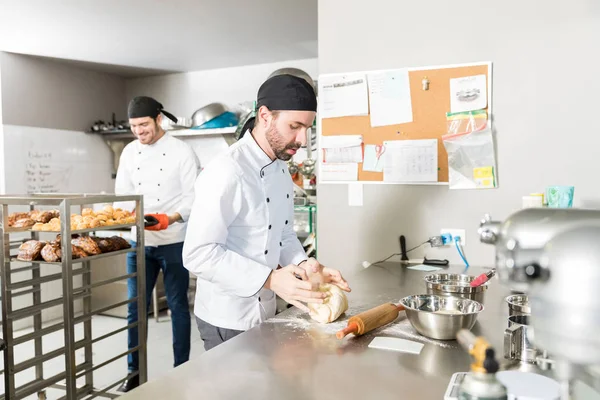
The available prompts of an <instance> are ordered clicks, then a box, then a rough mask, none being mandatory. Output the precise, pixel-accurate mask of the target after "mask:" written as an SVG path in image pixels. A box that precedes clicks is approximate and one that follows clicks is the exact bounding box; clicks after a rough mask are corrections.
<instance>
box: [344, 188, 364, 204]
mask: <svg viewBox="0 0 600 400" xmlns="http://www.w3.org/2000/svg"><path fill="white" fill-rule="evenodd" d="M348 205H349V206H350V207H362V205H363V184H362V183H361V182H353V183H350V184H348Z"/></svg>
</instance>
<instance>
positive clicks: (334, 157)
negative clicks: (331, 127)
mask: <svg viewBox="0 0 600 400" xmlns="http://www.w3.org/2000/svg"><path fill="white" fill-rule="evenodd" d="M362 140H363V139H362V135H338V136H323V137H321V148H322V149H323V162H327V163H360V162H362V161H363V151H362Z"/></svg>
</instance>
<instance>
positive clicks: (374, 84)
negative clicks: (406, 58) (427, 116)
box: [367, 70, 413, 127]
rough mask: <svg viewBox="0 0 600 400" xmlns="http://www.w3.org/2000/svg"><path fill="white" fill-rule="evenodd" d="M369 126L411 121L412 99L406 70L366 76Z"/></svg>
mask: <svg viewBox="0 0 600 400" xmlns="http://www.w3.org/2000/svg"><path fill="white" fill-rule="evenodd" d="M367 78H368V81H369V106H370V111H371V112H370V115H371V126H372V127H376V126H385V125H396V124H405V123H407V122H412V120H413V115H412V101H411V96H410V81H409V79H408V71H407V70H397V71H388V72H377V73H372V74H369V75H368V76H367Z"/></svg>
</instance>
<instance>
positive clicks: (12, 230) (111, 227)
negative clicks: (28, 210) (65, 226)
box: [4, 224, 135, 235]
mask: <svg viewBox="0 0 600 400" xmlns="http://www.w3.org/2000/svg"><path fill="white" fill-rule="evenodd" d="M132 226H135V224H121V225H102V226H97V227H95V228H86V229H75V230H72V231H71V235H75V234H79V233H89V232H97V231H108V230H116V229H123V228H131V227H132ZM4 232H6V233H17V232H18V233H23V232H37V233H54V234H55V235H58V234H59V233H60V231H37V230H33V229H31V227H29V228H26V229H21V228H8V229H6V230H5V231H4Z"/></svg>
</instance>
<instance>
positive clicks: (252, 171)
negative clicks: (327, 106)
mask: <svg viewBox="0 0 600 400" xmlns="http://www.w3.org/2000/svg"><path fill="white" fill-rule="evenodd" d="M293 220H294V189H293V183H292V179H291V176H290V173H289V171H288V168H287V164H286V163H285V162H284V161H281V160H275V161H272V160H271V159H270V158H269V157H268V156H267V155H266V154H265V153H264V152H263V150H262V149H261V148H260V147H259V146H258V144H257V143H256V141H255V140H254V138H253V137H252V135H251V134H250V133H249V132H248V133H246V135H244V137H243V138H242V139H240V140H239V141H238V142H236V143H235V144H234V145H233V146H231V147H229V149H228V150H227V151H226V152H225V153H223V154H221V155H219V156H217V157H216V158H215V159H213V160H212V161H211V162H210V163H209V165H208V166H207V167H206V168H204V170H203V171H202V173H200V175H199V176H198V180H197V181H196V197H195V200H194V205H193V207H192V212H191V215H190V219H189V226H188V230H187V234H186V238H185V242H184V245H183V264H184V266H185V267H186V268H187V269H188V270H190V271H191V272H192V273H194V274H195V275H196V276H197V277H198V280H197V282H196V301H195V305H194V313H195V314H196V316H198V317H199V318H200V319H202V320H204V321H206V322H208V323H209V324H211V325H214V326H217V327H220V328H226V329H235V330H248V329H250V328H252V327H253V326H255V325H258V324H259V323H261V322H262V321H264V320H266V319H267V318H269V317H272V316H274V315H275V310H276V300H275V294H274V293H273V292H272V291H271V290H267V289H261V288H262V286H263V285H264V283H265V281H266V280H267V278H268V276H269V273H270V272H271V271H272V270H274V269H276V268H277V266H278V265H281V266H286V265H289V264H298V263H300V262H301V261H303V260H305V259H306V253H305V252H304V249H303V247H302V245H301V244H300V241H299V240H298V238H297V236H296V234H295V232H294V229H293V225H294V223H293Z"/></svg>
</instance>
